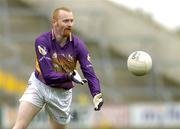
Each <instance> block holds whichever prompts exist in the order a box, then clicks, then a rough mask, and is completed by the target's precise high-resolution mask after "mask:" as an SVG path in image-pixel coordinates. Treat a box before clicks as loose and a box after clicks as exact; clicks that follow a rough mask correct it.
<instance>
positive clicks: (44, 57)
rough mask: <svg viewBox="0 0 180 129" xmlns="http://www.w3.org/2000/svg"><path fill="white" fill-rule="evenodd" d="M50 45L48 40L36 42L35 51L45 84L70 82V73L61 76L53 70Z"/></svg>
mask: <svg viewBox="0 0 180 129" xmlns="http://www.w3.org/2000/svg"><path fill="white" fill-rule="evenodd" d="M48 45H49V44H47V43H46V40H44V39H41V38H40V39H36V41H35V51H36V57H37V61H38V64H39V70H40V74H42V77H43V79H44V81H45V83H46V84H48V85H54V84H59V83H64V82H68V81H69V78H68V73H64V74H61V73H57V72H55V71H54V70H53V65H52V59H51V56H50V47H49V46H48Z"/></svg>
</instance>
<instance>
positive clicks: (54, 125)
mask: <svg viewBox="0 0 180 129" xmlns="http://www.w3.org/2000/svg"><path fill="white" fill-rule="evenodd" d="M49 122H50V126H51V129H66V125H63V124H60V123H58V122H57V121H56V120H54V119H52V118H51V117H49Z"/></svg>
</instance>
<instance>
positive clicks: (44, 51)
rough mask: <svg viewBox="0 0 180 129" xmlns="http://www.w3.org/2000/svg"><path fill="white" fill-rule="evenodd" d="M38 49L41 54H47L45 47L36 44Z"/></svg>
mask: <svg viewBox="0 0 180 129" xmlns="http://www.w3.org/2000/svg"><path fill="white" fill-rule="evenodd" d="M38 51H39V53H40V54H41V55H43V56H45V55H46V54H47V50H46V47H44V46H40V45H38Z"/></svg>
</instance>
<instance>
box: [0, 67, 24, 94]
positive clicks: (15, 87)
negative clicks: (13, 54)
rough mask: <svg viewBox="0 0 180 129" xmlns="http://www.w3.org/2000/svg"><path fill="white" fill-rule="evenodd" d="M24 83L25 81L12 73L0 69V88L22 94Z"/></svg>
mask: <svg viewBox="0 0 180 129" xmlns="http://www.w3.org/2000/svg"><path fill="white" fill-rule="evenodd" d="M26 85H27V84H26V82H25V81H22V80H19V79H17V78H16V77H15V76H14V75H12V74H10V73H7V72H5V71H2V70H0V90H2V91H5V92H8V93H13V94H22V93H23V91H24V90H25V88H26Z"/></svg>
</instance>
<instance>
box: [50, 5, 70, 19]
mask: <svg viewBox="0 0 180 129" xmlns="http://www.w3.org/2000/svg"><path fill="white" fill-rule="evenodd" d="M60 10H63V11H66V12H72V11H71V10H70V9H69V8H67V7H60V8H56V9H55V10H54V12H53V14H52V19H56V18H57V14H58V12H59V11H60Z"/></svg>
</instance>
